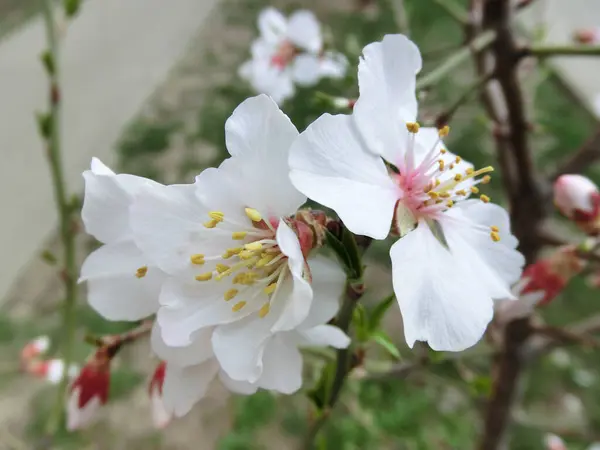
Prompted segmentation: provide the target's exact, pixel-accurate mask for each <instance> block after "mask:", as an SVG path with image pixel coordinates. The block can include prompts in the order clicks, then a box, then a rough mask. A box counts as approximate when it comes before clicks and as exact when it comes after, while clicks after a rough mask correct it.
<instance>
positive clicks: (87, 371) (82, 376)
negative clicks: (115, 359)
mask: <svg viewBox="0 0 600 450" xmlns="http://www.w3.org/2000/svg"><path fill="white" fill-rule="evenodd" d="M108 353H109V348H107V347H102V348H100V349H99V350H98V351H96V353H95V354H94V355H93V357H92V358H91V359H90V360H89V361H88V362H87V363H86V365H85V366H83V368H82V369H81V372H79V375H78V376H77V378H76V379H75V381H73V383H72V384H71V387H70V390H69V392H70V394H69V399H68V403H67V429H68V430H69V431H74V430H79V429H82V428H85V427H86V426H87V425H89V424H90V423H91V422H92V420H93V419H94V417H95V415H96V412H97V411H98V410H99V409H100V407H101V406H102V405H104V404H105V403H106V402H107V401H108V391H109V386H110V358H111V356H110V355H109V354H108Z"/></svg>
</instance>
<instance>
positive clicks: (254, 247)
mask: <svg viewBox="0 0 600 450" xmlns="http://www.w3.org/2000/svg"><path fill="white" fill-rule="evenodd" d="M244 247H245V248H246V250H252V251H254V250H260V249H262V244H261V243H260V242H250V243H249V244H246V245H244Z"/></svg>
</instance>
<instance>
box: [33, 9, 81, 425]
mask: <svg viewBox="0 0 600 450" xmlns="http://www.w3.org/2000/svg"><path fill="white" fill-rule="evenodd" d="M40 5H41V8H42V12H43V16H44V22H45V24H46V39H47V41H48V50H47V53H46V54H45V64H46V71H47V73H48V78H49V114H48V116H47V121H46V125H47V129H46V133H44V132H43V133H42V134H43V137H44V138H45V141H46V145H47V155H48V160H49V163H50V172H51V175H52V184H53V188H54V201H55V203H56V208H57V210H58V211H57V212H58V216H59V220H60V237H61V241H62V246H63V259H64V260H63V264H64V267H63V269H62V273H61V277H62V280H63V283H64V286H65V299H64V304H63V319H62V321H63V322H62V329H63V338H62V342H61V344H62V349H61V350H62V359H63V361H64V362H65V367H69V366H70V364H71V361H72V357H73V355H72V346H73V339H74V333H75V316H74V314H75V304H76V301H77V263H76V260H75V231H76V226H75V223H74V219H73V208H72V206H71V204H70V202H69V194H68V192H67V185H66V180H65V177H64V173H63V163H62V154H61V142H60V127H61V89H60V83H59V51H58V36H57V30H56V24H55V21H54V16H53V10H52V7H53V2H52V0H40ZM67 372H68V371H66V370H65V373H64V374H63V377H62V380H61V382H60V384H59V386H58V392H57V398H56V406H55V409H54V411H53V413H52V414H51V415H50V418H49V422H48V431H49V432H50V433H54V432H55V431H56V429H57V428H58V425H59V423H60V419H61V416H62V412H63V402H64V394H65V391H66V389H67V384H68V381H69V377H68V373H67Z"/></svg>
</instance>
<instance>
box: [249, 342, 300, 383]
mask: <svg viewBox="0 0 600 450" xmlns="http://www.w3.org/2000/svg"><path fill="white" fill-rule="evenodd" d="M263 363H264V370H263V373H262V375H261V377H260V379H259V380H258V382H257V384H258V385H259V386H260V387H261V388H263V389H268V390H270V391H277V392H281V393H282V394H293V393H294V392H296V391H297V390H298V389H300V388H301V387H302V355H301V354H300V352H299V351H298V348H297V347H296V345H295V343H294V342H293V341H292V340H290V339H286V338H285V337H284V333H279V334H276V335H274V336H273V337H272V338H271V339H269V341H268V343H267V345H266V348H265V352H264V357H263Z"/></svg>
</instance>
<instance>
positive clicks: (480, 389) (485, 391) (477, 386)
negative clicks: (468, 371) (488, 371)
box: [470, 375, 492, 397]
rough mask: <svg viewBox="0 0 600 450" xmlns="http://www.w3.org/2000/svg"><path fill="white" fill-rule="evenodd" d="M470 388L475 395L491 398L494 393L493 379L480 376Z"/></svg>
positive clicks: (472, 382)
mask: <svg viewBox="0 0 600 450" xmlns="http://www.w3.org/2000/svg"><path fill="white" fill-rule="evenodd" d="M470 388H471V391H472V392H473V393H474V394H475V395H479V396H482V397H489V395H490V394H491V392H492V379H491V378H490V377H489V376H487V375H478V376H477V377H475V378H474V379H473V381H471V383H470Z"/></svg>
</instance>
